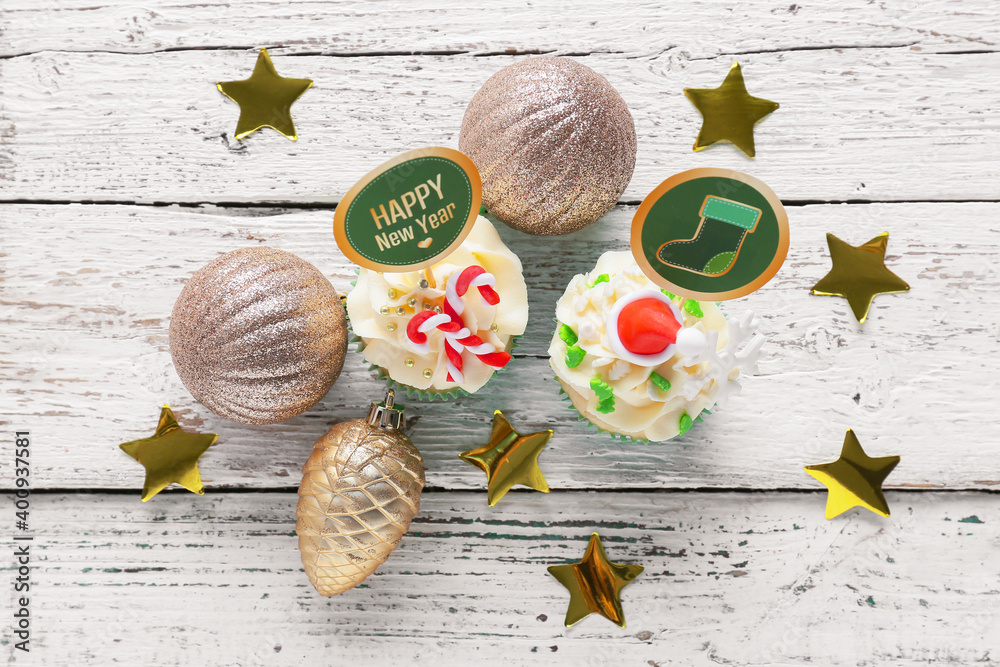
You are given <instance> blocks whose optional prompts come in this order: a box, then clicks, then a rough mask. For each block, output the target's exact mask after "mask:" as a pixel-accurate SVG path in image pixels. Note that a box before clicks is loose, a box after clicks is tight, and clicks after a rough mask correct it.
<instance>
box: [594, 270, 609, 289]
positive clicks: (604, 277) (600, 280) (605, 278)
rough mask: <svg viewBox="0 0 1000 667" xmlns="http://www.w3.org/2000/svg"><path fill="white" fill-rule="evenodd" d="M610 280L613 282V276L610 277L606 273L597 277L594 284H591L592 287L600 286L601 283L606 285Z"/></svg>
mask: <svg viewBox="0 0 1000 667" xmlns="http://www.w3.org/2000/svg"><path fill="white" fill-rule="evenodd" d="M609 280H611V276H609V275H608V274H606V273H602V274H601V275H599V276H597V278H596V279H595V280H594V282H592V283H590V286H591V287H593V286H594V285H600V284H601V283H606V282H608V281H609Z"/></svg>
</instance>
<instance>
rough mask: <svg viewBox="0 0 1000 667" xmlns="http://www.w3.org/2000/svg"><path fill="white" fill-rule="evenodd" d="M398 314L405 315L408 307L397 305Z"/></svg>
mask: <svg viewBox="0 0 1000 667" xmlns="http://www.w3.org/2000/svg"><path fill="white" fill-rule="evenodd" d="M396 314H397V315H405V314H406V308H403V307H402V306H397V307H396Z"/></svg>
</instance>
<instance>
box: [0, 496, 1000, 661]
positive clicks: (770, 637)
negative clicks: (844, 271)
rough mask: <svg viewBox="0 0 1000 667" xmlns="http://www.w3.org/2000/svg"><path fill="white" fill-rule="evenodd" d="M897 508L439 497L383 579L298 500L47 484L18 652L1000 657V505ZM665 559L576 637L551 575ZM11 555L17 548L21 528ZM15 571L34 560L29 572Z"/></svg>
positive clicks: (898, 501) (809, 501) (958, 500)
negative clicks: (321, 550)
mask: <svg viewBox="0 0 1000 667" xmlns="http://www.w3.org/2000/svg"><path fill="white" fill-rule="evenodd" d="M888 499H889V503H890V504H891V506H892V510H893V515H894V516H893V517H892V518H891V519H888V520H883V519H880V518H879V517H876V516H874V515H872V514H870V513H866V514H861V513H852V514H849V515H846V516H844V517H842V518H840V519H836V520H834V521H829V522H828V521H825V520H824V519H823V497H822V495H821V494H788V493H763V494H756V493H755V494H700V493H681V494H671V493H645V494H637V493H612V492H608V493H601V494H593V493H553V494H550V495H548V496H544V495H541V494H536V493H516V494H513V495H512V496H509V499H507V500H505V501H504V503H503V504H502V505H500V506H498V507H496V508H494V509H489V508H487V507H485V504H484V498H483V496H482V495H481V494H470V493H443V494H442V493H428V494H426V495H425V496H424V499H423V504H422V508H421V513H420V515H419V516H418V517H417V519H416V521H415V522H414V524H413V525H412V529H411V532H410V534H409V535H408V536H407V537H406V538H405V539H404V540H403V543H402V544H401V546H400V548H399V549H398V550H397V551H396V552H395V553H394V554H393V555H392V557H391V558H390V559H389V561H388V562H387V563H386V564H385V565H384V566H383V567H382V568H380V569H379V570H378V572H377V573H376V574H375V575H374V576H372V577H371V578H370V579H369V580H368V581H367V582H366V583H365V584H363V587H359V588H357V589H355V590H353V591H350V592H348V593H346V594H344V595H343V596H340V597H336V598H332V599H327V598H322V597H320V596H319V595H317V594H316V593H315V592H314V591H313V589H312V587H311V586H310V585H309V582H308V580H307V579H306V577H305V575H304V573H303V572H302V567H301V563H300V561H299V555H298V551H297V548H296V539H295V537H294V532H293V531H294V527H295V523H294V511H295V500H296V496H295V494H293V493H253V494H225V493H220V494H209V495H206V496H205V497H203V498H199V497H195V496H192V495H190V494H173V493H170V494H165V495H161V496H159V497H157V498H156V499H155V500H153V501H152V502H150V503H146V504H141V503H139V502H138V498H127V497H123V496H121V495H111V496H106V495H101V494H96V495H90V494H88V495H72V494H70V495H62V494H58V495H45V496H41V495H36V496H34V498H33V503H34V504H33V514H32V521H33V526H34V530H35V531H36V538H35V541H34V542H33V544H32V547H31V549H32V555H33V559H34V560H33V561H32V563H33V565H34V566H35V568H34V569H33V571H32V573H31V577H32V582H33V588H32V591H31V593H32V598H31V611H32V614H33V619H34V621H33V622H34V625H33V632H34V634H33V639H32V645H31V649H32V652H31V654H30V655H29V656H22V655H21V654H20V653H17V652H15V651H14V649H13V647H12V645H10V644H9V643H8V641H9V635H5V636H4V638H3V644H4V645H3V646H2V649H0V650H2V652H3V653H4V654H6V655H7V656H8V657H10V656H15V655H16V657H17V664H39V665H41V664H44V665H46V666H54V665H80V664H112V663H115V664H117V663H122V664H147V663H148V662H149V656H151V655H152V656H156V659H155V662H156V664H158V665H190V664H196V663H201V662H211V663H212V664H226V665H258V664H259V665H264V664H266V665H285V664H289V665H299V664H303V661H305V660H317V659H329V656H330V655H335V656H336V657H337V663H338V664H351V663H352V662H355V661H356V662H360V661H365V663H366V664H386V663H387V662H389V661H390V659H391V662H392V663H394V664H401V665H409V664H422V665H423V664H430V663H431V661H432V660H434V661H437V662H440V663H441V664H449V665H468V664H473V663H475V662H479V661H481V660H482V656H486V655H489V656H494V655H501V654H502V655H503V656H504V661H505V663H506V664H510V665H528V664H531V665H536V664H538V661H539V660H540V659H541V660H544V661H546V662H547V663H551V664H573V665H595V666H596V665H611V664H616V665H617V664H630V665H639V664H641V665H647V664H649V665H708V664H727V665H801V664H805V663H809V662H814V661H815V660H816V659H817V656H822V663H823V664H824V665H858V664H879V665H885V664H892V665H923V664H927V663H928V662H933V663H943V664H972V663H977V664H978V663H979V662H982V663H985V664H990V663H991V662H992V659H993V656H995V655H996V654H997V651H1000V632H997V630H998V627H997V620H996V619H997V618H998V615H1000V595H998V592H997V589H998V586H1000V565H998V561H997V559H996V557H995V553H996V545H997V543H998V540H1000V530H998V526H1000V496H997V495H993V494H981V493H980V494H963V493H951V494H941V493H919V494H916V493H905V494H904V493H897V492H890V493H889V494H888ZM593 531H598V532H599V533H600V534H601V536H602V538H603V539H604V543H605V546H606V549H607V552H608V555H609V557H610V558H611V559H612V560H613V561H616V562H626V563H637V564H640V565H643V566H644V567H645V568H646V569H645V572H643V573H642V575H641V576H640V577H639V578H638V579H636V580H635V582H633V583H632V584H631V585H629V586H628V587H627V588H626V589H625V590H624V592H623V595H622V599H623V604H624V609H625V617H626V621H627V627H626V628H625V629H620V628H618V627H617V626H615V625H613V624H612V623H610V622H608V621H606V620H605V619H603V618H600V617H597V616H591V617H588V618H586V619H585V620H583V621H582V622H581V623H579V624H578V625H577V626H575V627H573V628H572V629H566V628H565V627H564V626H563V623H562V620H563V617H564V615H565V612H566V607H567V602H568V593H567V592H566V590H565V589H564V588H562V586H560V584H559V583H557V582H556V581H555V580H554V579H553V578H552V577H551V576H550V575H549V574H548V573H547V572H546V570H545V568H546V566H548V565H552V564H560V563H565V562H572V561H576V560H579V558H580V557H581V556H582V554H583V551H584V548H585V546H586V541H587V539H588V538H589V535H590V533H591V532H593ZM4 543H5V544H4V546H5V550H9V549H10V548H11V546H12V543H11V542H10V539H9V537H8V536H7V535H5V536H4ZM7 571H8V572H10V569H7Z"/></svg>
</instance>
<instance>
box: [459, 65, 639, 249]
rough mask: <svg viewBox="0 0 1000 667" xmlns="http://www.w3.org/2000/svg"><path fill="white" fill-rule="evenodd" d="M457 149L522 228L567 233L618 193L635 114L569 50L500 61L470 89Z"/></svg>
mask: <svg viewBox="0 0 1000 667" xmlns="http://www.w3.org/2000/svg"><path fill="white" fill-rule="evenodd" d="M458 147H459V149H460V150H461V151H462V152H464V153H466V154H467V155H468V156H469V157H470V158H472V161H473V162H475V163H476V167H477V168H478V169H479V174H480V176H481V177H482V179H483V204H485V205H486V208H487V209H488V210H489V212H490V213H492V214H493V215H494V216H496V217H497V218H499V219H500V220H502V221H504V222H505V223H507V224H508V225H510V226H511V227H514V228H516V229H519V230H521V231H523V232H528V233H529V234H542V235H550V234H566V233H569V232H572V231H576V230H577V229H581V228H583V227H586V226H587V225H589V224H590V223H592V222H594V221H595V220H597V219H598V218H600V217H601V216H603V215H604V214H605V213H607V212H608V211H610V210H611V208H612V207H613V206H614V205H615V203H616V202H617V201H618V198H619V197H620V196H621V194H622V193H623V192H624V191H625V188H626V187H627V186H628V183H629V180H631V178H632V169H633V168H634V167H635V151H636V141H635V124H634V123H633V122H632V114H630V113H629V110H628V107H627V106H626V104H625V100H623V99H622V98H621V96H620V95H619V94H618V91H616V90H615V89H614V88H613V87H612V86H611V84H610V83H608V81H607V79H605V78H604V77H603V76H601V75H600V74H598V73H597V72H595V71H594V70H592V69H590V68H589V67H587V66H585V65H581V64H580V63H577V62H575V61H573V60H570V59H569V58H552V57H538V58H529V59H527V60H522V61H521V62H519V63H516V64H514V65H510V66H509V67H505V68H504V69H502V70H500V71H499V72H497V73H496V74H494V75H493V76H492V77H490V78H489V80H487V81H486V83H485V84H483V87H482V88H480V89H479V92H478V93H476V95H475V96H474V97H473V98H472V101H471V102H470V103H469V108H468V109H466V111H465V118H464V119H463V120H462V132H461V135H460V136H459V140H458Z"/></svg>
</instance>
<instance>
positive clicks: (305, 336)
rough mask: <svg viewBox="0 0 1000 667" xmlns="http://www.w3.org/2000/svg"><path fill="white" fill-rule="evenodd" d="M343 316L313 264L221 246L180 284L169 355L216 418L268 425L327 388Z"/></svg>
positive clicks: (342, 348)
mask: <svg viewBox="0 0 1000 667" xmlns="http://www.w3.org/2000/svg"><path fill="white" fill-rule="evenodd" d="M346 351H347V323H346V319H345V315H344V308H343V306H342V305H341V303H340V298H339V296H338V295H337V292H336V290H334V289H333V286H332V285H330V282H329V281H328V280H327V279H326V277H325V276H324V275H323V274H322V273H320V272H319V270H317V269H316V267H314V266H313V265H312V264H310V263H309V262H306V261H305V260H303V259H301V258H299V257H296V256H295V255H293V254H291V253H287V252H284V251H281V250H275V249H272V248H243V249H240V250H234V251H232V252H229V253H226V254H225V255H222V256H221V257H218V258H217V259H215V260H213V261H212V262H210V263H209V264H207V265H205V266H204V267H202V268H201V269H200V270H198V271H197V272H196V273H195V274H194V275H193V276H192V277H191V279H190V280H189V281H188V283H187V285H185V286H184V289H183V291H181V295H180V296H179V297H178V298H177V302H176V303H175V304H174V310H173V315H172V317H171V320H170V354H171V356H172V357H173V360H174V367H175V368H176V369H177V374H178V375H179V376H180V378H181V381H182V382H183V383H184V386H185V387H187V389H188V391H190V392H191V394H192V395H193V396H194V397H195V398H196V399H197V400H198V401H199V402H201V403H202V404H203V405H204V406H206V407H207V408H209V409H210V410H212V412H215V413H216V414H217V415H219V416H221V417H225V418H226V419H232V420H235V421H239V422H243V423H245V424H274V423H276V422H280V421H282V420H284V419H288V418H289V417H294V416H295V415H297V414H299V413H301V412H304V411H306V410H308V409H309V408H311V407H312V406H313V405H315V404H316V402H317V401H319V400H320V399H321V398H323V396H324V395H325V394H326V392H327V391H329V389H330V387H331V386H332V385H333V383H334V381H335V380H336V379H337V376H339V375H340V370H341V368H342V367H343V364H344V353H345V352H346Z"/></svg>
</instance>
